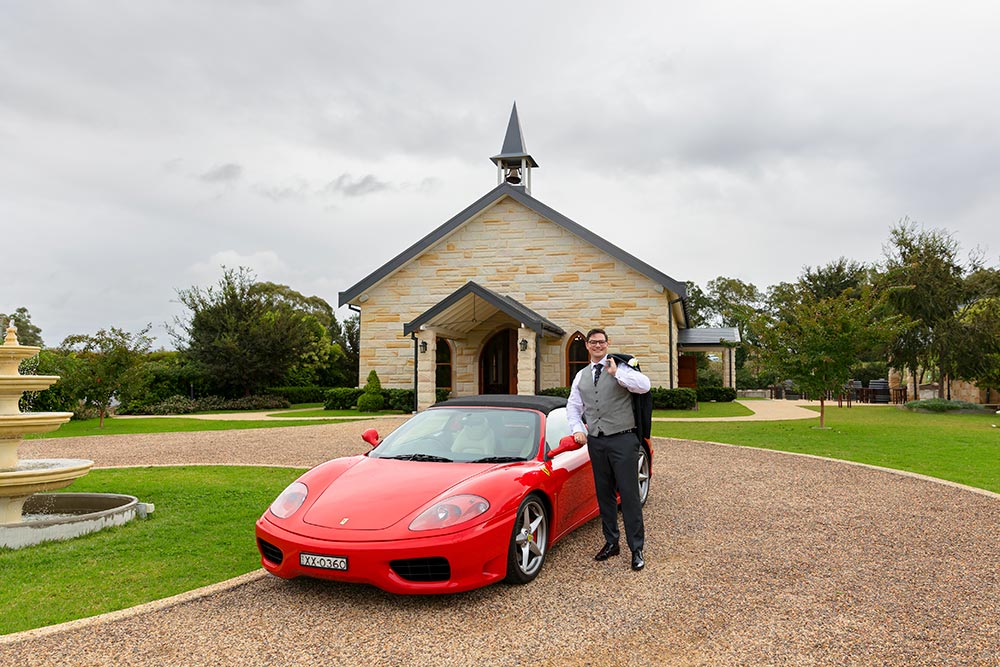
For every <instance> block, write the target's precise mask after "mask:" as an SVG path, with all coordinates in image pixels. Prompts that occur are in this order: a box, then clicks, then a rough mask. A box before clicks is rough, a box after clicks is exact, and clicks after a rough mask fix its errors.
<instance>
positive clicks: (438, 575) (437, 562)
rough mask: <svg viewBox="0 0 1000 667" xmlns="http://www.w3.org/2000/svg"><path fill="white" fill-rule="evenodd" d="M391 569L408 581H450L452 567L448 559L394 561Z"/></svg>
mask: <svg viewBox="0 0 1000 667" xmlns="http://www.w3.org/2000/svg"><path fill="white" fill-rule="evenodd" d="M389 567H391V568H392V571H393V572H395V573H396V574H398V575H399V576H400V577H402V578H403V579H406V580H407V581H448V579H450V578H451V565H449V564H448V559H447V558H440V557H436V558H409V559H406V560H394V561H392V562H390V563H389Z"/></svg>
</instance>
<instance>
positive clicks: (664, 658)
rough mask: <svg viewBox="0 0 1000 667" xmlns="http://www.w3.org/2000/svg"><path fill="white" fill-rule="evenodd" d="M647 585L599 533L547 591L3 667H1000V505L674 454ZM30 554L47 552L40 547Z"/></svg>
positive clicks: (114, 627) (205, 606) (268, 617)
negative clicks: (603, 557)
mask: <svg viewBox="0 0 1000 667" xmlns="http://www.w3.org/2000/svg"><path fill="white" fill-rule="evenodd" d="M398 423H399V422H398V420H386V421H380V422H377V423H376V422H373V423H371V424H367V423H366V424H364V425H363V427H362V425H359V424H358V423H350V424H340V425H324V426H310V427H297V428H281V429H266V430H255V431H228V432H204V433H184V434H158V435H142V436H115V437H104V438H73V439H57V440H38V441H31V442H29V443H26V444H25V445H24V446H23V447H22V451H21V456H22V458H41V457H44V458H49V457H85V458H91V459H93V460H95V462H96V463H97V465H98V466H118V465H140V464H152V463H260V464H286V465H311V464H314V463H317V462H319V461H321V460H323V459H325V458H327V457H331V456H336V455H342V454H347V453H354V452H358V451H362V450H363V448H364V447H365V445H364V443H362V442H361V440H360V439H359V437H358V434H359V433H360V431H361V430H362V428H368V427H369V426H376V427H378V428H379V429H380V431H381V432H387V431H388V430H391V428H393V427H394V426H395V425H396V424H398ZM655 444H656V458H655V467H654V472H655V475H654V478H653V487H652V494H651V497H650V500H649V503H648V505H647V506H646V530H647V538H646V543H647V548H646V562H647V564H646V569H645V570H644V571H642V572H638V573H636V572H632V571H631V570H630V569H629V560H628V558H627V557H626V556H622V557H618V558H613V559H611V560H610V561H608V562H606V563H595V562H594V561H593V559H592V557H593V553H594V552H595V551H596V550H597V548H598V547H599V546H600V544H601V540H602V538H601V529H600V525H599V521H596V520H595V521H592V522H590V523H588V524H587V525H586V526H584V527H582V528H581V529H580V530H578V531H577V532H576V533H574V534H573V535H571V536H570V537H568V538H567V539H566V540H565V541H563V542H562V543H560V544H559V546H557V547H556V548H554V549H553V550H552V551H550V552H549V557H548V559H547V561H546V564H545V568H544V570H543V572H542V574H541V576H540V577H539V578H538V579H537V580H535V581H534V582H533V583H531V584H529V585H527V586H518V587H511V586H507V585H502V584H501V585H494V586H490V587H487V588H484V589H480V590H477V591H472V592H470V593H464V594H458V595H452V596H443V597H397V596H393V595H389V594H386V593H383V592H381V591H379V590H378V589H375V588H369V587H366V586H357V585H343V584H336V583H328V582H319V581H309V580H295V581H282V580H278V579H276V578H273V577H270V576H267V575H263V574H262V571H259V572H256V573H252V574H249V575H245V576H244V577H241V578H239V579H238V580H237V581H236V582H235V584H232V583H230V584H226V585H222V586H217V587H214V588H213V589H212V592H210V593H209V594H203V593H204V591H203V592H200V593H198V594H186V595H184V596H179V597H178V598H175V599H171V600H169V601H166V602H159V603H152V604H150V605H144V606H142V607H138V608H135V609H133V610H127V611H125V612H118V613H115V614H110V615H107V616H104V617H99V618H97V619H86V620H84V621H78V622H74V623H70V624H65V625H63V626H56V627H55V628H45V629H41V630H37V631H30V632H26V633H20V634H17V635H8V636H6V637H2V638H0V665H25V666H29V665H46V666H49V665H87V666H90V665H116V666H121V665H178V666H180V665H313V664H316V665H351V666H355V665H477V666H478V665H490V666H497V667H501V666H507V665H543V666H549V665H551V666H553V667H554V666H564V665H591V666H604V665H609V666H610V665H643V666H647V665H712V666H720V665H755V666H756V665H794V666H803V665H859V666H860V665H865V666H868V665H907V666H912V665H934V666H936V667H937V666H941V665H984V666H986V665H988V666H992V667H998V666H1000V498H998V497H997V496H996V495H991V494H985V493H975V492H972V491H969V490H967V489H963V488H958V487H955V486H952V485H946V484H939V483H934V482H930V481H927V480H924V479H918V478H914V477H910V476H903V475H897V474H892V473H888V472H883V471H880V470H875V469H871V468H865V467H861V466H855V465H850V464H844V463H838V462H832V461H827V460H822V459H815V458H809V457H801V456H793V455H787V454H781V453H774V452H767V451H763V450H755V449H747V448H739V447H730V446H724V445H714V444H708V443H696V442H689V441H681V440H670V439H657V440H656V442H655ZM25 556H26V557H30V550H28V551H25Z"/></svg>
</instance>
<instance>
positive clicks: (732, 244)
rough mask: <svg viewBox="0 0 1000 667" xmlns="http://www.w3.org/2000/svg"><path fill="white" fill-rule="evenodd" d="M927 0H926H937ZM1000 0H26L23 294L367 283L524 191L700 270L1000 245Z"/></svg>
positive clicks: (3, 10) (130, 299)
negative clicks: (922, 240) (906, 235)
mask: <svg viewBox="0 0 1000 667" xmlns="http://www.w3.org/2000/svg"><path fill="white" fill-rule="evenodd" d="M922 5H923V6H922ZM997 35H1000V5H997V3H996V2H995V0H993V1H992V2H991V1H982V2H964V1H961V0H959V1H958V2H950V3H945V2H930V3H914V2H912V1H907V2H895V1H892V2H887V1H884V0H864V1H856V0H837V1H836V2H812V1H806V2H803V1H801V0H799V1H791V0H789V1H787V2H766V1H761V0H758V1H756V2H745V1H734V2H714V1H702V2H690V0H685V1H684V2H674V1H673V0H651V1H648V2H619V3H609V2H585V1H581V0H573V1H561V2H539V1H536V2H506V3H504V2H491V3H483V2H473V1H470V0H463V1H456V2H420V3H418V2H403V1H399V2H396V1H386V2H377V1H372V2H350V3H347V2H339V1H336V0H317V1H315V2H278V1H276V0H275V1H269V0H258V1H256V2H250V1H247V0H242V1H240V2H235V1H234V2H219V1H213V0H191V1H184V0H171V1H169V2H147V1H143V0H121V1H118V2H105V1H102V0H85V1H80V2H46V1H43V0H0V224H2V235H0V249H2V252H0V258H2V259H0V261H2V263H3V266H4V268H5V270H4V271H3V279H2V280H0V312H11V311H12V310H14V309H15V308H16V307H18V306H25V307H27V308H28V310H29V311H30V312H31V315H32V320H33V322H34V324H36V325H37V326H39V327H41V329H42V337H43V338H44V340H45V343H46V344H47V345H53V346H54V345H58V344H59V343H60V342H61V341H62V339H63V338H64V337H65V336H67V335H69V334H72V333H93V332H95V331H96V330H97V329H99V328H106V327H109V326H116V327H121V328H125V329H127V330H130V331H136V330H138V329H139V328H141V327H142V326H144V325H145V324H146V323H147V322H148V323H152V324H153V333H154V334H155V335H156V336H157V337H158V345H165V346H169V345H170V341H169V338H168V337H167V336H166V334H165V331H164V327H163V325H164V323H167V322H170V321H172V319H173V318H174V316H176V315H178V314H182V313H183V309H182V308H181V307H180V306H179V305H178V304H177V302H176V301H177V299H176V291H177V290H178V289H184V288H188V287H191V286H193V285H198V286H203V287H204V286H208V285H211V284H214V283H216V282H217V281H218V279H219V277H220V276H221V268H220V267H221V266H222V265H226V266H229V267H237V266H248V267H251V268H252V269H254V270H255V271H256V273H257V276H258V278H259V279H261V280H268V281H272V282H277V283H283V284H287V285H289V286H291V287H292V288H293V289H295V290H298V291H299V292H302V293H304V294H307V295H313V294H315V295H318V296H321V297H323V298H324V299H326V300H327V301H328V302H330V304H331V305H333V306H334V307H336V306H337V302H338V292H340V291H342V290H346V289H347V288H349V287H351V286H352V285H354V284H355V283H356V282H358V281H359V280H361V279H362V278H364V277H365V276H367V275H368V274H369V273H370V272H372V271H373V270H375V269H376V268H378V267H379V266H381V265H382V264H383V263H385V262H386V261H387V260H389V259H391V258H392V257H394V256H395V255H396V254H397V253H399V252H400V251H401V250H403V249H405V248H406V247H408V246H410V245H411V244H412V243H413V242H415V241H416V240H418V239H419V238H421V237H422V236H423V235H425V234H426V233H428V232H429V231H431V230H432V229H434V228H435V227H437V226H438V225H440V224H441V223H443V222H444V221H446V220H448V219H449V218H450V217H452V216H453V215H454V214H455V213H457V212H459V211H461V210H462V209H463V208H465V207H466V206H467V205H468V204H470V203H472V202H473V201H475V200H476V199H477V198H479V197H480V196H481V195H483V194H485V193H486V192H487V191H488V190H490V189H492V188H493V187H494V186H495V185H496V170H495V167H494V166H493V164H492V163H491V162H490V161H489V157H490V156H491V155H495V154H496V153H498V152H499V151H500V147H501V144H502V142H503V137H504V132H505V130H506V126H507V119H508V116H509V114H510V108H511V104H512V102H514V101H515V100H516V101H517V106H518V112H519V114H520V118H521V124H522V127H523V129H524V137H525V142H526V145H527V148H528V151H529V152H530V153H531V154H532V155H533V157H534V158H535V159H536V160H537V161H538V163H539V165H540V168H539V169H537V170H535V171H534V172H533V174H532V194H533V196H535V197H536V198H538V199H539V200H541V201H542V202H544V203H545V204H547V205H549V206H551V207H552V208H555V209H556V210H558V211H559V212H561V213H563V214H564V215H566V216H568V217H569V218H571V219H572V220H574V221H576V222H578V223H579V224H581V225H583V226H584V227H586V228H588V229H590V230H592V231H593V232H595V233H597V234H600V235H602V236H603V237H605V238H606V239H607V240H608V241H610V242H611V243H614V244H615V245H618V246H619V247H621V248H623V249H624V250H626V251H628V252H630V253H632V254H634V255H635V256H637V257H638V258H640V259H642V260H644V261H646V262H648V263H649V264H651V265H653V266H655V267H657V268H658V269H660V270H661V271H663V272H664V273H667V274H668V275H670V276H671V277H673V278H675V279H677V280H681V281H685V280H691V281H694V282H696V283H698V284H699V285H701V286H702V287H704V285H705V284H706V283H707V282H708V281H709V280H711V279H712V278H714V277H716V276H719V275H726V276H733V277H737V278H740V279H742V280H744V281H748V282H752V283H754V284H756V285H757V286H758V287H760V288H762V289H763V288H766V287H767V286H769V285H773V284H776V283H778V282H781V281H790V280H794V279H795V278H796V277H797V276H798V275H799V273H800V272H801V270H802V267H803V266H807V265H808V266H817V265H822V264H825V263H827V262H830V261H832V260H835V259H837V258H838V257H840V256H846V257H848V258H852V259H856V260H859V261H866V262H869V261H875V260H878V259H880V258H881V257H882V247H883V244H884V243H885V242H886V240H887V238H888V233H889V229H890V227H891V226H892V225H894V224H895V223H896V222H898V221H899V220H900V219H901V218H903V217H906V216H908V217H909V218H910V219H912V220H914V221H916V222H918V223H919V224H922V225H924V226H925V227H927V228H943V229H947V230H949V231H951V232H954V234H955V238H956V239H957V240H958V241H959V242H960V243H961V245H962V247H963V249H964V251H968V250H971V249H972V248H974V247H976V246H979V247H981V248H982V249H983V250H985V251H986V258H987V260H988V261H989V263H990V264H992V265H996V264H997V262H998V257H1000V220H998V213H1000V124H998V122H997V120H996V118H997V117H998V108H1000V99H998V98H1000V86H998V85H997V82H996V76H997V70H998V66H1000V39H998V38H997Z"/></svg>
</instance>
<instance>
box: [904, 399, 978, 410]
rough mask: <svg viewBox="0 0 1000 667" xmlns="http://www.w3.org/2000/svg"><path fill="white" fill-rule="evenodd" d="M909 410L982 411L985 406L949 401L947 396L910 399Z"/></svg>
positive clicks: (907, 407)
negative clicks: (917, 399) (918, 399)
mask: <svg viewBox="0 0 1000 667" xmlns="http://www.w3.org/2000/svg"><path fill="white" fill-rule="evenodd" d="M904 407H905V408H906V409H907V410H926V411H927V412H952V411H955V410H975V411H977V412H981V411H982V410H983V406H981V405H979V404H977V403H968V402H966V401H949V400H948V399H945V398H928V399H925V400H922V401H909V402H908V403H907V404H906V405H905V406H904Z"/></svg>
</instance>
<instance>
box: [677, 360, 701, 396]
mask: <svg viewBox="0 0 1000 667" xmlns="http://www.w3.org/2000/svg"><path fill="white" fill-rule="evenodd" d="M677 386H678V387H681V388H685V387H686V388H688V389H697V388H698V357H696V356H695V355H693V354H684V355H681V356H679V357H677Z"/></svg>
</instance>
